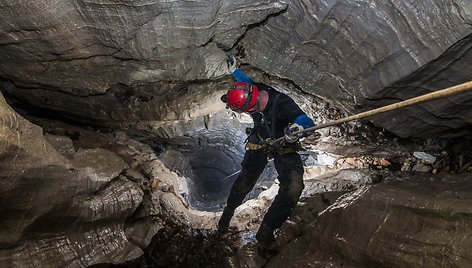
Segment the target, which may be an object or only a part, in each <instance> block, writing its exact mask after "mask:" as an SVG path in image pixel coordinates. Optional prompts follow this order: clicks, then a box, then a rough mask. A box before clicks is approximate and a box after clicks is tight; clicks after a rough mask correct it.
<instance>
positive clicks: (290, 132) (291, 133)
mask: <svg viewBox="0 0 472 268" xmlns="http://www.w3.org/2000/svg"><path fill="white" fill-rule="evenodd" d="M301 130H303V127H302V126H300V125H299V124H297V123H294V124H292V125H290V126H288V127H286V128H285V130H284V139H285V141H286V142H288V143H295V142H297V141H298V139H300V137H301V136H302V133H298V134H295V132H298V131H301Z"/></svg>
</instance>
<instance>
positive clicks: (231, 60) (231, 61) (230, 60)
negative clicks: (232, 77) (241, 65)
mask: <svg viewBox="0 0 472 268" xmlns="http://www.w3.org/2000/svg"><path fill="white" fill-rule="evenodd" d="M226 66H227V67H228V70H229V71H230V72H231V73H233V72H234V71H235V70H236V68H237V67H236V58H235V57H234V56H228V57H227V58H226Z"/></svg>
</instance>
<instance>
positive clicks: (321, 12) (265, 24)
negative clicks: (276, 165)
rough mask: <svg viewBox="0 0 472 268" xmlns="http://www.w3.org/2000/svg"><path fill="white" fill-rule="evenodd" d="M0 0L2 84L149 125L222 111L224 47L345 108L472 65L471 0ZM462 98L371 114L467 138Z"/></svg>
mask: <svg viewBox="0 0 472 268" xmlns="http://www.w3.org/2000/svg"><path fill="white" fill-rule="evenodd" d="M1 3H2V8H1V9H0V15H1V17H2V21H3V23H0V35H1V37H2V38H1V40H2V43H1V47H0V52H1V53H0V61H1V62H2V64H1V66H0V78H1V80H2V88H3V90H6V91H7V92H8V93H9V94H11V95H14V96H15V97H17V98H19V99H20V100H22V101H23V102H27V103H29V104H32V105H34V106H35V107H40V108H43V109H48V110H53V111H56V112H60V113H61V114H63V116H68V117H69V118H73V119H74V120H79V119H80V120H82V121H85V122H89V123H90V122H92V123H95V124H100V125H104V124H108V125H112V126H120V127H124V126H130V127H131V128H139V129H147V130H148V131H149V129H151V130H150V131H151V132H154V131H153V130H152V129H156V128H158V127H156V126H158V125H159V123H158V122H160V121H161V120H176V119H185V118H187V119H188V118H195V117H198V116H202V115H205V114H208V113H211V112H215V111H218V110H220V109H221V108H222V106H221V105H220V106H218V105H217V106H214V105H210V104H211V103H217V102H218V101H217V98H218V97H219V96H220V95H221V92H219V91H220V90H221V91H224V89H225V88H227V86H228V83H229V82H230V81H229V80H230V78H229V77H228V76H225V75H226V74H227V72H226V71H225V63H224V58H225V50H228V49H230V48H235V51H234V52H236V50H237V51H239V55H240V56H241V62H242V63H244V64H249V65H250V66H252V67H255V70H257V72H254V73H253V75H254V76H256V78H261V77H260V76H259V75H260V72H263V73H265V74H268V75H270V76H273V77H280V78H284V79H287V80H289V81H292V82H293V83H295V84H296V85H297V86H298V87H299V89H300V90H301V91H302V92H305V93H308V94H313V95H315V96H318V97H320V98H322V99H324V100H326V101H328V102H332V103H334V104H335V105H336V106H337V107H340V108H343V109H345V110H346V111H349V112H352V113H355V112H359V111H364V110H366V109H369V108H373V107H378V106H382V105H385V104H388V103H391V102H394V101H399V100H404V99H407V98H411V97H413V96H417V95H420V94H424V93H428V92H431V91H433V90H437V89H441V88H445V87H448V86H452V85H454V84H457V83H461V82H465V81H466V80H468V77H470V75H471V74H470V72H471V71H470V70H471V68H468V66H469V62H470V57H471V56H470V49H469V47H470V41H469V39H470V35H471V33H472V26H471V21H472V20H471V17H472V16H471V14H472V4H471V3H470V1H467V0H457V1H453V2H451V1H447V0H440V1H427V0H422V1H403V2H394V3H384V2H383V1H300V0H295V1H289V2H285V1H222V0H220V1H206V2H205V3H200V2H195V1H178V2H177V1H170V2H169V1H145V0H144V1H137V2H136V1H134V2H133V3H129V2H127V1H85V2H83V1H75V0H74V1H69V2H61V3H59V2H57V1H56V2H54V1H41V2H35V3H30V2H29V1H5V0H4V1H2V2H1ZM64 18H67V19H64ZM231 51H232V50H231ZM222 77H225V79H223V80H221V79H220V78H222ZM261 79H262V78H261ZM196 92H200V93H199V94H196ZM470 99H471V95H470V94H463V95H461V96H456V97H451V98H448V99H444V100H439V101H435V102H432V103H427V104H422V105H419V106H415V107H413V108H406V109H404V110H402V111H401V112H392V113H390V114H386V115H380V116H377V117H375V118H372V121H373V122H374V123H375V124H377V125H378V126H381V127H384V128H386V129H388V130H389V131H392V132H394V133H396V134H397V135H400V136H405V137H406V136H416V137H428V138H431V137H458V136H464V135H467V134H468V133H469V132H470V128H469V127H468V125H470V123H471V122H470V118H472V117H471V116H470V115H471V112H470V109H469V108H468V105H467V103H468V102H470ZM202 108H203V110H201V109H202ZM196 111H200V112H196ZM138 122H139V123H138ZM411 126H415V127H411Z"/></svg>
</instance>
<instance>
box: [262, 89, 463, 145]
mask: <svg viewBox="0 0 472 268" xmlns="http://www.w3.org/2000/svg"><path fill="white" fill-rule="evenodd" d="M470 90H472V81H469V82H466V83H463V84H459V85H456V86H452V87H448V88H445V89H441V90H437V91H435V92H431V93H428V94H424V95H421V96H418V97H414V98H411V99H407V100H404V101H400V102H397V103H393V104H389V105H386V106H383V107H379V108H376V109H372V110H369V111H366V112H362V113H358V114H355V115H351V116H347V117H344V118H341V119H338V120H334V121H332V122H327V123H324V124H319V125H316V126H313V127H310V128H306V129H303V130H300V131H297V132H294V133H293V134H294V135H298V134H302V133H307V132H310V131H313V132H314V131H315V130H318V129H322V128H327V127H331V126H335V125H339V124H342V123H346V122H349V121H353V120H357V119H361V118H365V117H369V116H373V115H377V114H381V113H385V112H389V111H393V110H396V109H399V108H403V107H406V106H410V105H413V104H419V103H423V102H427V101H431V100H436V99H440V98H444V97H449V96H452V95H457V94H460V93H465V92H467V91H470ZM283 141H284V137H281V138H278V139H276V140H274V141H272V142H271V144H280V143H282V142H283ZM271 146H272V145H271Z"/></svg>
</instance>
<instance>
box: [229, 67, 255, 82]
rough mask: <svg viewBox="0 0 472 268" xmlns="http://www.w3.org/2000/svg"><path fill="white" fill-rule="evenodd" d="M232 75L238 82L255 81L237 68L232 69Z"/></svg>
mask: <svg viewBox="0 0 472 268" xmlns="http://www.w3.org/2000/svg"><path fill="white" fill-rule="evenodd" d="M233 76H234V78H235V79H236V81H238V82H246V83H251V84H254V83H255V82H254V80H252V78H251V77H249V76H247V75H246V74H245V73H243V72H242V71H241V70H239V69H236V70H234V72H233Z"/></svg>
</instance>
